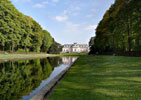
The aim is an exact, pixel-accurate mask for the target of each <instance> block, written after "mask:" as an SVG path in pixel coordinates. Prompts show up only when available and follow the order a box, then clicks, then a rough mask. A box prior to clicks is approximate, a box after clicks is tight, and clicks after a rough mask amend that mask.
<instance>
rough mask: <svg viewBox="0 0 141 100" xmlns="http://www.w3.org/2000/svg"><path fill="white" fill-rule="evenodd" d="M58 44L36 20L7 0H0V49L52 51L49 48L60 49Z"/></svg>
mask: <svg viewBox="0 0 141 100" xmlns="http://www.w3.org/2000/svg"><path fill="white" fill-rule="evenodd" d="M54 45H55V46H54ZM59 45H60V44H59V43H57V42H56V41H55V40H54V39H53V37H52V36H51V35H50V33H49V32H48V31H47V30H43V29H42V27H41V25H40V24H39V23H38V22H36V21H35V20H34V19H32V18H31V17H29V16H27V15H24V14H22V13H21V12H19V11H18V10H17V9H16V8H15V7H14V5H12V4H11V2H10V1H9V0H0V51H8V52H16V51H19V52H53V51H51V50H52V49H51V48H54V49H56V50H60V49H59ZM53 53H56V51H54V52H53Z"/></svg>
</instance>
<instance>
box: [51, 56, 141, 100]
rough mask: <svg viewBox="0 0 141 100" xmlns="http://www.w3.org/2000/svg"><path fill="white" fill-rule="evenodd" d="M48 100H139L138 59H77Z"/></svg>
mask: <svg viewBox="0 0 141 100" xmlns="http://www.w3.org/2000/svg"><path fill="white" fill-rule="evenodd" d="M49 100H141V58H131V57H116V56H81V57H80V58H79V59H78V61H77V62H76V63H75V64H74V65H73V66H72V68H71V69H70V71H69V72H68V73H67V74H66V75H65V77H64V78H63V80H62V81H61V82H60V83H59V84H58V86H57V87H56V89H55V90H54V92H53V94H52V96H51V97H50V99H49Z"/></svg>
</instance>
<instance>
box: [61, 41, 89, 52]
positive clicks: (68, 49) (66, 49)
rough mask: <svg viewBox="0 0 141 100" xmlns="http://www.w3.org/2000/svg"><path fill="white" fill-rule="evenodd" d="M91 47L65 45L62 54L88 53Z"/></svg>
mask: <svg viewBox="0 0 141 100" xmlns="http://www.w3.org/2000/svg"><path fill="white" fill-rule="evenodd" d="M88 52H89V45H87V44H77V43H74V44H65V45H64V46H63V48H62V53H88Z"/></svg>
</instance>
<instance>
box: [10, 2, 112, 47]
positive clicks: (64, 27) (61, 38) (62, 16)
mask: <svg viewBox="0 0 141 100" xmlns="http://www.w3.org/2000/svg"><path fill="white" fill-rule="evenodd" d="M11 1H12V4H14V5H15V7H16V8H17V9H18V10H19V11H20V12H22V13H23V14H25V15H28V16H31V17H32V18H33V19H35V20H36V21H37V22H38V23H40V25H41V26H42V27H43V29H46V30H48V31H49V32H50V33H51V35H52V36H53V37H54V38H55V40H56V41H57V42H59V43H61V44H71V43H74V42H77V43H81V44H82V43H85V44H86V43H88V42H89V39H90V37H92V36H94V35H95V28H96V26H97V24H98V23H99V21H100V20H101V19H102V17H103V15H104V13H105V11H106V10H107V9H108V8H109V7H110V6H111V4H113V3H114V0H11Z"/></svg>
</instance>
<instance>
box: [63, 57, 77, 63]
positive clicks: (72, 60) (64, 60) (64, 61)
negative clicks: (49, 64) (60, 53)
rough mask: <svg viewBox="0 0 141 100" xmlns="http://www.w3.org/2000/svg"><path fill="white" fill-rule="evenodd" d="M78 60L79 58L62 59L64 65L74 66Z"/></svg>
mask: <svg viewBox="0 0 141 100" xmlns="http://www.w3.org/2000/svg"><path fill="white" fill-rule="evenodd" d="M76 59H77V57H62V62H63V63H64V64H72V63H73V62H74V61H75V60H76Z"/></svg>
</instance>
